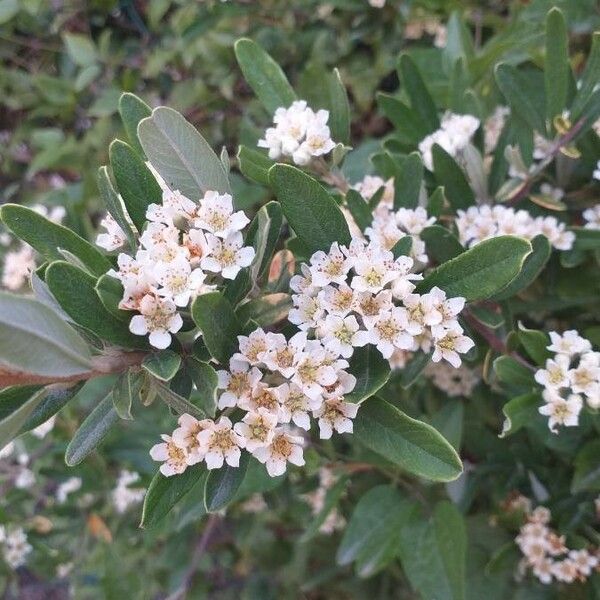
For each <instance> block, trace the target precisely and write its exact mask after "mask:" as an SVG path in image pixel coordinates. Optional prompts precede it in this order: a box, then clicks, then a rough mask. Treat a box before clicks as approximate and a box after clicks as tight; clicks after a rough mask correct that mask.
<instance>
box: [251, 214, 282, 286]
mask: <svg viewBox="0 0 600 600" xmlns="http://www.w3.org/2000/svg"><path fill="white" fill-rule="evenodd" d="M282 224H283V215H282V213H281V206H280V205H279V204H278V203H277V202H267V204H265V205H264V206H262V207H261V208H260V210H259V211H258V212H257V213H256V215H255V216H254V219H252V222H251V223H250V225H249V226H248V232H247V234H246V242H245V243H246V245H252V246H253V247H254V250H255V252H256V254H255V256H254V261H253V262H252V264H251V265H250V272H251V275H252V280H253V281H255V282H256V281H257V280H258V279H259V278H260V277H262V276H263V275H264V274H265V272H266V271H267V270H268V268H269V265H270V264H271V258H272V257H273V253H274V252H275V246H276V245H277V241H278V240H279V234H280V232H281V225H282Z"/></svg>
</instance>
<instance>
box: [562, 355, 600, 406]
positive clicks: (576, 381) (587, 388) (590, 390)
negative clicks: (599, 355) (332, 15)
mask: <svg viewBox="0 0 600 600" xmlns="http://www.w3.org/2000/svg"><path fill="white" fill-rule="evenodd" d="M590 354H591V353H590ZM587 356H588V355H586V354H584V355H583V356H582V357H581V360H580V361H579V365H578V366H577V367H575V368H574V369H571V370H570V371H569V381H570V382H571V389H572V390H573V391H574V392H575V393H576V394H585V395H586V396H590V397H592V398H594V397H596V398H597V397H598V396H600V366H598V364H597V362H596V360H586V357H587Z"/></svg>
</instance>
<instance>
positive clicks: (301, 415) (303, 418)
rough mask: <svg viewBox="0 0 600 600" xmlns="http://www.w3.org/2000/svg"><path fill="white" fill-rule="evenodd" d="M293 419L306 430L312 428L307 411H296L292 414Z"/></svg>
mask: <svg viewBox="0 0 600 600" xmlns="http://www.w3.org/2000/svg"><path fill="white" fill-rule="evenodd" d="M292 420H293V421H294V424H295V425H297V426H298V427H301V428H302V429H304V431H308V430H309V429H310V417H309V416H308V415H307V414H306V413H305V412H295V413H294V414H293V415H292Z"/></svg>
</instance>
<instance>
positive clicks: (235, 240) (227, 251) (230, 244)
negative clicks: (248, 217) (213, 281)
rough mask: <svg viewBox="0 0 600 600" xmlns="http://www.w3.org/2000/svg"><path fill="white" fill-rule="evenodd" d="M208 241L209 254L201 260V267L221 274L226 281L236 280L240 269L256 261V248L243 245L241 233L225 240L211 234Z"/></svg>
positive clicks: (233, 234) (236, 233)
mask: <svg viewBox="0 0 600 600" xmlns="http://www.w3.org/2000/svg"><path fill="white" fill-rule="evenodd" d="M206 241H207V243H208V252H209V254H208V255H207V256H204V257H203V258H202V259H201V261H200V266H201V267H202V268H203V269H205V270H206V271H211V272H213V273H221V275H222V276H223V277H224V278H225V279H235V278H236V276H237V274H238V273H239V272H240V269H241V268H243V267H247V266H249V265H250V264H251V263H252V261H253V260H254V254H255V252H254V248H252V247H251V246H244V245H243V244H244V239H243V237H242V234H241V233H240V232H239V231H236V232H235V233H232V234H230V235H229V236H228V237H227V238H225V239H221V238H218V237H216V236H214V235H212V234H210V233H209V234H207V235H206Z"/></svg>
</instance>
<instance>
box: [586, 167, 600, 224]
mask: <svg viewBox="0 0 600 600" xmlns="http://www.w3.org/2000/svg"><path fill="white" fill-rule="evenodd" d="M599 173H600V171H599ZM583 218H584V219H585V220H586V224H585V225H584V227H585V228H586V229H600V204H596V205H595V206H592V207H591V208H588V209H586V210H584V211H583Z"/></svg>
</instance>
